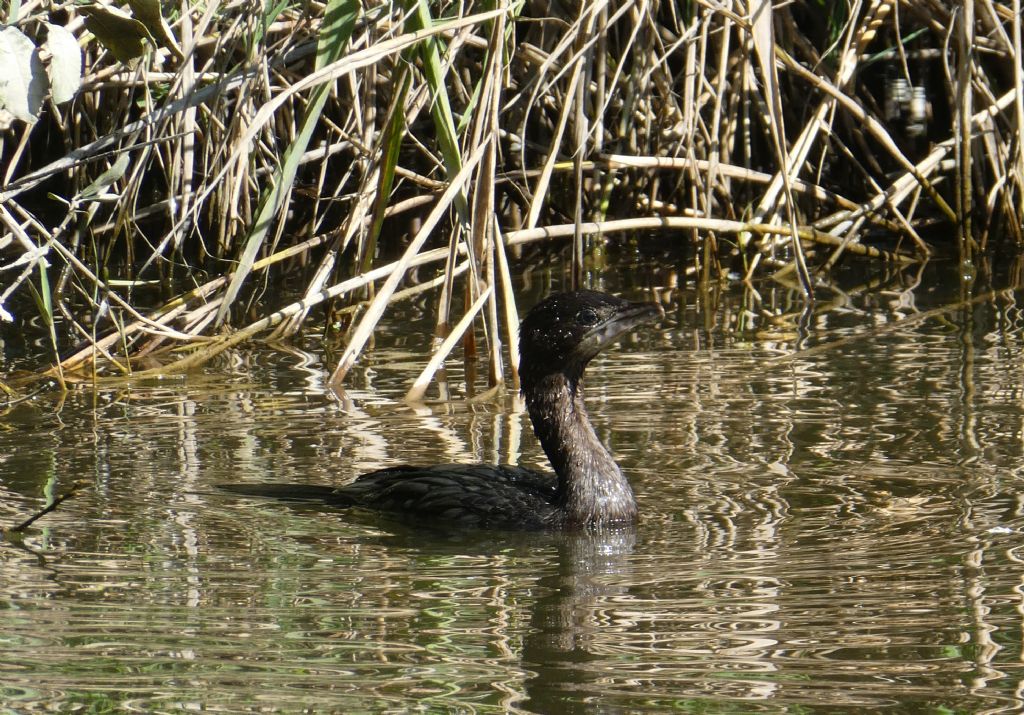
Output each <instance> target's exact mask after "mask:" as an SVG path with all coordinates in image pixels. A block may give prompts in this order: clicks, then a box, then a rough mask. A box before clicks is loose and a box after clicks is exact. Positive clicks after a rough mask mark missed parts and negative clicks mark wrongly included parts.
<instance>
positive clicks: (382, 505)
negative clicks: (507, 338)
mask: <svg viewBox="0 0 1024 715" xmlns="http://www.w3.org/2000/svg"><path fill="white" fill-rule="evenodd" d="M662 315H663V312H662V310H661V308H660V306H658V305H656V304H653V303H630V302H629V301H626V300H623V299H621V298H616V297H614V296H611V295H607V294H605V293H597V292H594V291H575V292H572V293H559V294H555V295H553V296H550V297H549V298H547V299H546V300H544V301H542V302H541V303H539V304H538V305H537V306H536V307H534V308H533V310H531V311H530V313H529V314H528V315H527V316H526V318H525V320H523V323H522V326H521V328H520V354H521V356H522V357H521V364H520V370H519V374H520V380H521V383H522V388H523V395H524V396H525V398H526V403H527V407H528V409H529V412H530V418H531V420H532V421H533V426H534V432H535V433H536V435H537V437H538V439H539V440H540V442H541V445H542V446H543V447H544V451H545V453H546V454H547V456H548V459H549V460H550V461H551V464H552V466H553V467H554V469H555V474H554V475H550V474H544V473H541V472H535V471H532V470H529V469H524V468H522V467H513V466H509V465H464V464H441V465H431V466H426V467H415V466H400V467H389V468H386V469H380V470H377V471H374V472H369V473H367V474H364V475H362V476H360V477H358V478H357V479H356V480H355V481H353V482H351V483H350V484H346V485H344V486H341V487H335V488H332V487H322V486H304V485H295V484H267V485H244V484H236V485H227V486H225V488H226V489H229V490H230V491H233V492H236V493H240V494H246V495H252V496H269V497H275V498H280V499H291V500H303V501H311V500H312V501H317V502H321V503H324V504H328V505H331V506H336V507H359V508H364V509H370V510H373V511H379V512H384V513H388V514H391V515H394V516H399V517H408V518H411V519H414V520H417V521H423V520H427V521H429V522H430V523H436V524H437V525H439V526H448V525H452V526H460V527H470V528H489V529H524V530H540V529H562V528H600V527H603V526H609V525H623V524H628V523H631V522H632V521H634V520H635V519H636V517H637V507H636V500H635V499H634V497H633V491H632V489H631V488H630V486H629V482H628V481H627V480H626V478H625V477H624V476H623V475H622V472H621V471H620V470H619V467H618V465H617V464H616V463H615V460H614V459H613V458H612V456H611V454H610V453H609V452H608V450H607V449H605V447H604V445H603V444H602V443H601V441H600V440H599V439H598V437H597V435H596V433H595V432H594V430H593V427H592V426H591V424H590V420H589V417H588V416H587V411H586V407H585V405H584V401H583V389H582V385H581V383H580V380H581V378H582V375H583V371H584V369H585V368H586V366H587V363H588V362H590V360H591V359H592V358H593V357H594V356H595V355H597V354H598V353H599V352H600V351H601V350H602V349H603V348H604V347H606V346H607V345H609V344H611V343H612V342H614V341H615V340H616V339H617V338H618V337H619V336H620V335H621V334H622V333H624V332H626V331H628V330H631V329H632V328H634V327H636V326H638V325H641V324H643V323H647V322H652V321H653V320H656V319H658V318H660V317H661V316H662Z"/></svg>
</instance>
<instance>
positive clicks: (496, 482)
mask: <svg viewBox="0 0 1024 715" xmlns="http://www.w3.org/2000/svg"><path fill="white" fill-rule="evenodd" d="M556 492H557V482H556V480H555V478H554V476H552V475H548V474H542V473H540V472H534V471H531V470H529V469H523V468H522V467H513V466H510V465H505V464H500V465H486V464H437V465H431V466H428V467H412V466H400V467H389V468H386V469H379V470H377V471H375V472H370V473H368V474H364V475H362V476H361V477H359V478H358V479H356V480H355V481H354V482H352V483H351V484H347V485H345V486H343V487H338V488H337V489H335V490H334V492H333V497H334V499H333V501H334V503H335V504H338V505H345V506H354V507H363V508H367V509H373V510H375V511H384V512H390V513H392V514H397V515H401V516H403V517H411V518H414V519H428V520H430V521H431V522H436V523H437V524H438V525H441V526H443V525H445V524H452V525H458V526H473V527H486V528H491V529H540V528H545V527H546V526H553V525H554V521H555V520H556V518H557V515H558V510H557V509H556V508H555V505H554V502H555V497H556Z"/></svg>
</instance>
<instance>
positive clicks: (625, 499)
mask: <svg viewBox="0 0 1024 715" xmlns="http://www.w3.org/2000/svg"><path fill="white" fill-rule="evenodd" d="M524 392H525V394H526V403H527V407H528V408H529V411H530V419H531V420H532V421H533V430H534V432H535V433H536V434H537V438H538V439H540V443H541V445H542V446H543V447H544V452H545V453H546V454H547V455H548V459H549V460H551V466H552V467H554V469H555V473H556V474H557V475H558V507H559V508H560V509H561V510H562V511H563V513H564V516H565V519H566V521H567V522H568V523H569V524H571V525H574V526H596V527H600V526H607V525H615V524H628V523H631V522H633V521H635V520H636V516H637V506H636V499H635V498H634V496H633V490H632V489H631V488H630V486H629V482H628V481H627V480H626V478H625V477H624V476H623V474H622V472H621V471H620V470H619V466H618V465H617V464H616V463H615V460H614V459H613V458H612V455H611V454H610V453H609V452H608V450H607V449H606V448H605V446H604V445H603V444H602V443H601V440H600V439H598V437H597V433H596V432H594V427H593V425H591V424H590V417H589V416H588V415H587V408H586V406H585V405H584V402H583V386H582V385H581V384H580V380H579V378H574V377H567V376H565V375H563V374H557V375H549V376H546V377H544V378H543V379H541V380H539V381H537V384H532V385H530V386H529V387H528V388H527V389H526V390H524Z"/></svg>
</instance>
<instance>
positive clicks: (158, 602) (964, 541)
mask: <svg viewBox="0 0 1024 715" xmlns="http://www.w3.org/2000/svg"><path fill="white" fill-rule="evenodd" d="M669 308H670V310H669V313H670V315H672V316H674V317H673V319H671V320H669V321H668V322H667V323H666V325H664V326H663V327H662V328H661V329H659V330H657V331H655V332H653V333H652V334H647V335H641V336H639V337H636V338H634V339H631V340H630V341H629V342H628V343H627V344H626V345H624V346H623V349H622V350H618V351H613V352H612V353H610V354H608V355H607V356H604V357H602V358H601V359H600V360H599V361H598V362H597V363H596V364H595V365H594V368H593V369H592V371H591V373H590V376H589V382H588V398H589V404H590V406H591V412H592V414H593V417H594V420H595V423H596V425H597V429H598V432H599V434H600V435H601V436H602V438H603V439H605V440H606V441H607V443H608V444H609V445H610V446H611V447H612V449H613V451H614V452H615V453H616V454H617V455H618V456H619V457H620V461H621V463H622V465H623V467H624V469H625V471H626V472H627V473H628V474H629V475H630V477H631V479H632V481H633V484H634V486H635V488H636V492H637V496H638V499H639V501H640V503H641V508H642V510H643V514H644V517H643V521H642V523H641V524H640V525H639V526H638V527H637V528H636V529H635V530H632V531H623V532H615V533H610V534H604V535H601V536H587V535H544V534H542V535H524V534H487V533H462V534H460V533H432V534H428V535H425V534H423V533H422V532H417V531H411V530H408V529H404V528H403V527H402V526H401V525H398V524H395V523H393V522H386V521H378V520H375V519H374V518H373V517H369V516H367V515H359V514H346V513H338V512H332V511H330V510H327V509H320V508H316V507H312V506H308V505H306V506H295V505H282V504H278V503H274V502H269V501H260V500H251V499H240V498H237V497H234V496H232V495H226V494H223V493H218V492H217V491H216V490H214V489H213V488H212V485H214V484H216V483H219V482H226V481H228V482H237V481H251V482H266V481H275V482H280V481H295V482H305V483H325V484H327V483H336V482H340V481H343V480H348V479H351V478H352V477H354V476H355V475H357V474H358V473H360V472H362V471H365V470H369V469H373V468H376V467H380V466H385V465H389V464H398V463H402V462H408V461H415V462H424V463H426V462H441V461H474V460H478V461H486V462H495V461H512V462H517V463H521V464H526V465H531V466H536V465H543V456H542V453H541V451H540V449H539V447H538V446H537V444H536V442H535V441H534V439H533V436H532V433H531V432H530V429H529V425H528V423H527V421H526V418H525V416H524V414H523V413H522V409H521V405H520V404H519V403H518V400H516V399H515V398H514V396H511V395H503V396H501V397H499V398H497V399H495V400H492V401H484V402H471V401H467V400H458V399H457V400H453V401H450V402H444V403H435V404H431V405H429V406H428V407H422V406H419V407H415V408H414V407H411V406H408V405H405V404H403V403H402V402H400V397H401V395H402V394H403V393H404V390H405V388H406V387H407V386H406V384H405V380H406V379H408V377H409V375H410V374H412V372H415V371H412V372H410V371H402V370H395V369H391V367H390V366H392V365H393V364H394V363H395V362H398V361H406V362H408V361H416V360H417V359H418V358H417V357H416V354H417V353H416V352H415V351H413V352H410V351H409V350H408V349H407V348H406V347H404V346H403V343H402V340H400V339H398V338H396V339H394V340H393V341H391V342H389V340H388V339H385V338H382V339H381V341H380V343H379V344H378V345H377V347H376V348H375V350H374V352H373V354H372V355H371V356H368V359H367V360H366V361H365V363H364V366H363V368H362V372H361V373H360V375H358V376H357V378H356V380H355V381H354V387H353V388H352V389H351V391H350V392H348V393H347V394H345V395H344V396H341V397H339V396H336V395H334V394H332V393H330V392H329V391H328V390H327V389H326V388H325V386H324V375H325V370H324V366H323V364H322V363H321V362H320V361H319V359H318V358H317V357H315V356H314V355H312V354H309V353H304V352H301V351H298V350H295V349H294V348H293V349H291V350H290V351H270V350H266V351H257V352H248V353H240V354H238V355H236V356H234V357H233V358H232V359H231V360H230V361H228V362H226V363H225V364H222V365H219V366H216V367H215V368H211V369H209V370H207V371H205V372H204V373H202V374H198V373H197V374H193V375H190V376H188V378H187V379H171V380H164V381H153V382H148V383H145V384H135V385H132V386H130V387H127V388H124V389H122V390H108V391H104V392H101V393H99V394H97V395H92V394H89V393H87V392H85V391H83V392H80V393H73V394H72V395H70V396H69V397H68V399H67V401H66V402H65V403H63V404H62V405H58V404H57V403H56V402H54V401H50V402H47V401H43V400H37V401H35V402H34V403H30V404H23V405H20V406H18V407H16V408H14V409H12V410H11V411H10V412H9V413H8V414H7V415H6V416H5V419H4V422H3V424H2V429H0V497H2V498H0V520H2V523H3V524H7V525H10V524H13V523H16V521H17V520H18V516H19V515H24V514H27V513H29V512H31V511H32V510H34V509H35V508H37V507H38V505H39V504H40V503H41V502H42V501H43V500H44V498H45V495H46V494H51V495H52V494H54V493H56V492H59V491H60V490H61V488H62V487H63V486H66V485H67V484H68V483H70V482H71V481H72V480H74V479H76V478H83V477H84V478H88V479H90V480H91V481H92V482H93V486H91V487H90V488H88V489H86V490H85V491H83V492H82V493H81V494H79V495H78V496H76V497H75V498H74V499H72V500H70V501H69V502H67V503H66V504H64V505H63V506H62V507H61V508H60V509H59V510H58V511H56V512H55V513H53V514H51V515H48V516H47V517H45V518H44V519H43V520H41V521H40V522H38V523H37V525H36V528H34V529H32V530H31V531H30V532H29V533H28V534H27V535H26V536H25V538H24V539H22V540H8V541H6V542H3V543H0V608H3V610H4V621H3V623H4V626H3V628H2V629H0V645H2V649H0V701H3V702H4V703H5V704H6V706H7V707H8V708H10V709H11V710H13V711H22V710H32V709H34V708H37V707H39V708H41V707H43V706H46V707H50V708H52V709H55V710H67V709H71V708H72V707H75V706H78V707H85V708H89V707H92V708H94V709H96V710H100V709H104V708H108V707H113V706H115V705H116V706H118V707H122V708H128V709H138V710H141V711H152V710H154V709H162V710H165V711H171V710H176V709H179V708H185V707H190V708H199V707H204V708H208V709H210V710H215V711H238V710H260V709H266V710H274V709H277V710H284V711H290V710H299V709H307V710H311V711H338V712H359V711H368V712H377V711H388V710H390V711H396V712H406V711H416V710H420V711H454V712H502V711H518V712H538V713H548V712H591V711H599V712H637V711H644V710H647V711H664V710H668V709H692V710H697V709H707V710H712V711H716V712H721V711H734V712H743V713H747V712H758V711H772V712H779V711H781V710H784V709H805V710H809V711H817V712H840V711H848V712H852V711H858V712H859V711H865V710H886V711H889V710H892V709H894V708H896V709H900V710H903V711H911V710H913V711H918V710H920V711H928V712H933V711H964V712H1001V711H1005V712H1013V711H1017V710H1019V709H1020V708H1021V707H1022V706H1024V695H1022V682H1024V672H1022V670H1024V669H1022V662H1021V658H1022V648H1021V643H1022V638H1024V568H1022V563H1021V558H1022V557H1024V547H1022V541H1021V534H1022V529H1024V503H1022V498H1021V489H1020V486H1019V485H1020V483H1021V481H1020V479H1021V475H1020V470H1021V467H1020V459H1021V452H1022V443H1024V410H1022V404H1021V402H1022V395H1024V375H1022V373H1021V371H1020V365H1021V355H1022V349H1024V332H1022V331H1021V327H1022V320H1021V316H1020V315H1019V311H1018V310H1017V308H1016V306H1015V304H1013V303H1011V302H1008V301H1006V300H1003V301H1001V302H999V303H997V304H996V305H979V306H977V307H976V309H975V310H973V311H972V312H971V313H970V314H969V316H968V317H967V318H965V317H964V316H962V315H960V316H958V315H951V316H944V317H943V319H942V320H936V321H922V322H921V323H919V324H917V325H915V326H913V327H910V328H908V329H906V330H899V331H890V332H880V333H878V334H877V335H873V336H869V337H867V338H863V339H859V340H851V341H849V342H847V343H844V344H842V345H840V346H837V347H834V348H832V349H829V350H822V351H820V352H809V353H807V354H806V355H805V356H803V357H799V358H797V359H790V358H788V357H787V349H786V346H785V345H783V344H780V345H778V346H776V345H774V344H770V343H765V342H755V343H750V344H744V343H742V342H740V339H739V338H738V337H736V335H735V334H732V333H730V335H731V336H732V337H722V336H719V337H714V336H713V337H712V339H704V338H701V339H700V340H698V341H696V342H695V339H694V335H695V333H694V328H693V326H694V325H695V324H700V323H701V318H700V317H695V313H694V309H693V308H688V307H685V306H684V305H683V304H682V303H679V304H673V305H671V306H669ZM862 312H863V313H864V314H863V315H861V316H860V317H861V318H862V320H861V321H860V322H857V321H855V320H853V319H852V318H850V330H851V331H854V330H855V329H856V328H858V327H863V326H865V325H870V323H871V319H870V315H867V313H869V312H870V311H862ZM832 330H833V332H832V335H833V336H834V335H838V334H841V333H842V332H843V328H842V327H841V326H839V327H837V326H832ZM695 346H696V347H695ZM450 374H451V377H452V383H453V387H454V388H455V391H456V392H458V389H459V388H458V387H457V384H458V380H459V379H460V374H459V372H458V369H457V368H456V367H455V366H453V367H452V370H451V371H450ZM53 399H56V398H53ZM58 407H59V409H58Z"/></svg>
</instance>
